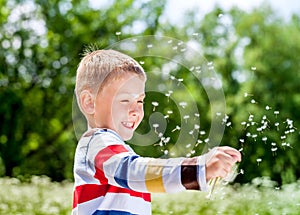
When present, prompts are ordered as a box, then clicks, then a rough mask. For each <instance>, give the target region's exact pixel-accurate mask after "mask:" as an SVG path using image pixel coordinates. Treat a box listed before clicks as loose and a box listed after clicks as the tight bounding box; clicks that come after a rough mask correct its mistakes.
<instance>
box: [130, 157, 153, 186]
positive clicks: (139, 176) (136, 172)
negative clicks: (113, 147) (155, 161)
mask: <svg viewBox="0 0 300 215" xmlns="http://www.w3.org/2000/svg"><path fill="white" fill-rule="evenodd" d="M151 159H152V158H141V157H139V158H137V159H135V160H134V162H132V164H131V168H130V171H129V174H128V178H129V180H128V186H129V187H130V188H131V189H133V190H135V191H139V192H148V190H147V187H146V183H145V174H146V169H147V164H148V162H149V160H151Z"/></svg>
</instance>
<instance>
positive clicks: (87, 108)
mask: <svg viewBox="0 0 300 215" xmlns="http://www.w3.org/2000/svg"><path fill="white" fill-rule="evenodd" d="M80 104H81V108H82V110H83V112H84V113H86V114H89V115H91V114H94V112H95V102H94V96H93V94H92V93H91V92H90V91H89V90H83V91H82V92H81V93H80Z"/></svg>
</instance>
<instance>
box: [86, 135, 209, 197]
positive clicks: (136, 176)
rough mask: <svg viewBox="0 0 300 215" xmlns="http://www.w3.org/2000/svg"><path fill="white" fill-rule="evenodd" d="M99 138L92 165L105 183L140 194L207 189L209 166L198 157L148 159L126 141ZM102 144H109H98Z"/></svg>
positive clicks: (90, 159)
mask: <svg viewBox="0 0 300 215" xmlns="http://www.w3.org/2000/svg"><path fill="white" fill-rule="evenodd" d="M103 138H107V137H104V136H103V135H96V136H95V137H94V140H93V141H91V146H90V147H91V150H90V153H89V155H88V157H89V162H90V163H91V165H92V166H93V168H94V171H95V175H94V177H95V178H97V179H98V180H99V182H100V183H101V184H111V185H114V186H119V187H123V188H127V189H131V190H135V191H139V192H167V193H173V192H180V191H183V190H187V189H194V190H205V187H206V179H205V165H203V164H202V163H201V159H200V157H195V158H169V159H159V158H147V157H140V156H139V155H137V154H136V153H135V152H134V151H133V150H132V149H131V148H130V147H129V146H128V145H126V144H125V143H124V142H123V141H120V140H117V139H114V138H111V137H110V138H108V139H103ZM98 142H101V143H105V144H98Z"/></svg>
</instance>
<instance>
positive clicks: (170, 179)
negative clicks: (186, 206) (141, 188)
mask: <svg viewBox="0 0 300 215" xmlns="http://www.w3.org/2000/svg"><path fill="white" fill-rule="evenodd" d="M183 159H184V158H170V159H167V160H166V163H165V164H164V165H165V166H164V169H163V172H162V178H163V183H164V187H165V190H166V192H167V193H176V192H181V191H184V190H185V187H184V186H183V185H182V183H181V163H182V161H183Z"/></svg>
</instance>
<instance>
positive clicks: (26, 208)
mask: <svg viewBox="0 0 300 215" xmlns="http://www.w3.org/2000/svg"><path fill="white" fill-rule="evenodd" d="M72 186H73V184H72V183H71V182H63V183H55V182H50V180H49V178H47V177H33V178H32V179H31V180H30V182H23V183H21V182H20V180H18V179H6V178H0V214H10V215H17V214H18V215H25V214H26V215H31V214H35V215H46V214H47V215H48V214H49V215H50V214H51V215H52V214H53V215H54V214H55V215H57V214H70V212H71V205H72ZM206 195H207V193H205V192H195V191H188V192H182V193H177V194H153V197H152V199H153V200H152V201H153V202H152V211H153V215H167V214H176V215H177V214H179V215H181V214H185V215H186V214H188V215H194V214H195V215H197V214H205V215H210V214H211V215H215V214H228V215H234V214H241V215H247V214H249V215H250V214H251V215H262V214H263V215H266V214H270V215H277V214H281V215H283V214H295V215H296V214H299V211H300V182H298V183H293V184H289V185H285V186H283V187H281V188H276V187H274V184H273V183H272V182H271V181H270V180H268V179H264V178H260V179H255V180H254V181H253V183H251V184H246V185H243V186H239V185H234V186H221V185H220V186H218V187H217V188H216V190H215V192H214V195H213V197H212V199H211V200H209V199H207V198H206Z"/></svg>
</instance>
